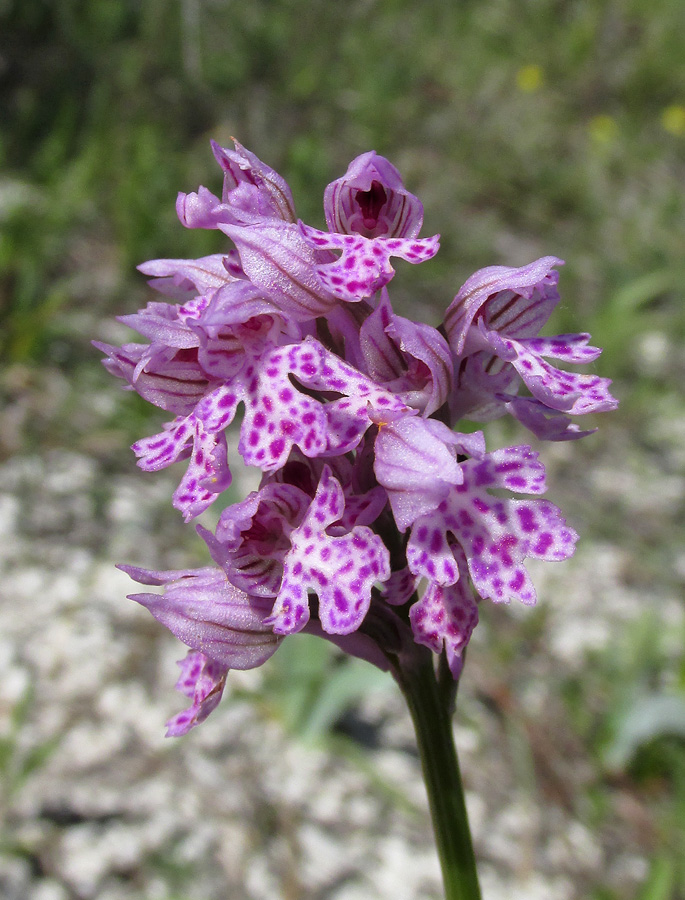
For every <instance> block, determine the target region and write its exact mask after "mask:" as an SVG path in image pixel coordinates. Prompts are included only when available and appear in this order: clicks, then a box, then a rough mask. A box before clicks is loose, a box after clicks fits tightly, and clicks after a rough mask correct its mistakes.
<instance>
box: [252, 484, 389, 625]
mask: <svg viewBox="0 0 685 900" xmlns="http://www.w3.org/2000/svg"><path fill="white" fill-rule="evenodd" d="M344 507H345V500H344V495H343V490H342V487H341V486H340V483H339V482H338V481H337V480H336V479H335V478H333V476H332V475H331V474H330V470H329V469H328V467H326V468H324V470H323V473H322V475H321V481H320V483H319V487H318V488H317V491H316V495H315V497H314V500H313V501H312V503H311V505H310V507H309V510H308V512H307V514H306V516H305V518H304V520H303V521H302V524H301V525H300V526H299V528H297V529H295V531H293V532H292V534H291V543H292V548H291V550H290V552H289V553H288V555H287V557H286V560H285V567H284V572H283V582H282V585H281V590H280V591H279V594H278V597H277V599H276V603H275V604H274V608H273V612H272V614H271V616H270V617H269V619H268V620H267V622H268V623H269V624H272V625H273V629H274V632H275V633H277V634H291V633H293V632H296V631H300V630H301V629H302V628H303V627H304V626H305V625H306V623H307V621H308V619H309V599H308V591H311V592H313V593H315V594H317V596H318V598H319V621H320V622H321V627H322V628H323V630H324V631H326V632H328V633H330V634H349V633H350V632H352V631H356V629H357V628H359V626H360V625H361V623H362V621H363V619H364V616H365V615H366V612H367V610H368V608H369V604H370V602H371V589H372V587H373V585H374V583H375V582H377V581H384V580H385V579H386V578H388V577H389V575H390V555H389V553H388V551H387V549H386V548H385V545H384V544H383V542H382V540H381V538H380V537H379V536H378V535H376V534H374V533H373V532H372V531H371V529H370V528H368V527H366V526H365V525H359V526H356V527H355V528H353V529H352V531H350V532H349V533H348V534H344V535H339V536H337V537H331V536H329V535H328V534H327V532H326V529H327V527H328V526H329V525H332V524H333V523H334V522H337V521H338V520H339V519H340V518H341V517H342V515H343V512H344Z"/></svg>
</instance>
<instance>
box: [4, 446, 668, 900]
mask: <svg viewBox="0 0 685 900" xmlns="http://www.w3.org/2000/svg"><path fill="white" fill-rule="evenodd" d="M578 452H581V453H582V450H580V449H579V451H578ZM606 469H607V471H604V472H600V473H598V474H595V475H594V476H593V478H594V480H595V482H596V483H597V482H601V485H602V490H603V491H604V494H605V496H606V497H609V498H610V497H611V496H612V492H613V494H615V495H622V493H623V492H624V491H625V489H626V478H627V477H628V476H624V475H619V474H617V473H616V471H615V470H613V469H612V468H611V466H609V465H608V464H607V466H606ZM628 484H630V481H629V479H628ZM170 485H171V482H170V480H169V478H168V477H166V476H165V475H160V476H145V475H143V474H141V473H138V472H137V471H136V470H135V468H134V466H133V463H131V474H130V475H127V476H120V475H117V476H111V475H107V474H106V473H104V472H103V471H101V468H100V466H99V464H98V463H96V462H95V461H93V459H91V458H89V457H88V456H87V455H84V454H83V453H81V452H77V451H67V450H55V451H52V452H48V453H46V454H44V455H42V456H38V455H34V456H14V457H10V458H9V459H8V460H6V461H5V462H4V463H3V464H2V465H0V585H1V588H0V590H1V593H2V596H1V600H0V665H1V669H2V672H3V677H2V679H1V680H0V741H1V742H2V744H1V746H2V765H3V767H4V777H3V787H2V792H1V793H0V809H1V810H2V815H1V818H0V896H1V897H2V898H3V900H27V898H31V900H134V898H135V900H141V898H142V900H225V898H230V900H266V898H269V900H274V898H283V900H370V898H378V900H432V898H436V900H437V898H439V897H440V896H441V889H440V875H439V869H438V863H437V859H436V856H435V853H434V849H433V840H432V835H431V831H430V824H429V820H428V814H427V808H426V802H425V798H424V793H423V785H422V782H421V779H420V772H419V764H418V760H417V757H416V755H415V753H414V751H413V737H412V733H411V728H410V723H409V720H408V717H407V715H406V713H405V712H404V710H403V707H402V703H401V699H400V697H399V695H398V693H397V692H396V691H395V690H393V689H392V687H391V688H390V689H388V690H386V691H380V692H379V691H376V692H374V693H372V694H370V695H369V697H368V698H366V699H365V700H364V701H363V702H362V704H361V707H360V709H359V710H358V711H357V713H356V715H357V717H358V718H359V719H361V720H363V721H365V722H367V723H369V724H370V725H372V726H373V727H374V729H375V734H376V737H377V746H375V747H372V748H369V750H368V753H367V757H368V759H369V761H370V767H369V768H368V769H366V768H364V767H361V766H360V765H358V764H356V763H355V762H354V761H353V760H352V759H350V758H344V757H342V756H340V755H336V754H335V753H333V752H332V750H330V749H326V747H325V746H324V747H322V746H320V745H319V746H317V745H312V744H304V743H302V742H301V741H299V740H297V739H296V738H294V737H293V736H292V735H289V734H288V733H287V731H286V729H284V727H283V725H282V722H281V721H280V720H279V719H278V718H274V717H273V716H272V715H270V714H269V712H268V710H266V709H265V707H264V704H261V705H260V704H258V703H254V702H249V701H246V700H244V699H241V698H240V697H232V696H231V689H230V688H229V691H228V696H227V697H226V698H225V700H224V702H223V703H222V705H221V706H220V708H219V709H218V710H217V712H216V713H214V714H213V715H212V717H211V718H210V720H209V721H208V722H206V723H205V724H204V725H203V726H202V727H200V728H198V729H195V731H194V732H193V733H192V734H190V735H189V736H187V737H186V738H183V739H177V740H166V739H165V738H164V737H163V734H164V722H165V719H166V718H168V717H169V716H170V715H172V714H173V713H174V712H176V711H177V710H178V709H179V708H180V707H181V704H182V703H183V699H182V698H181V697H180V695H177V694H176V693H175V692H174V691H173V682H174V680H175V677H176V668H175V665H174V661H175V660H176V659H179V658H180V657H181V656H183V648H182V647H181V646H180V645H179V644H178V643H177V642H176V640H175V639H173V638H172V637H171V636H170V635H168V634H167V633H166V632H165V631H164V630H163V629H162V628H161V626H159V625H158V624H157V623H156V622H154V620H152V619H151V617H150V616H149V615H148V614H147V613H146V612H145V610H143V609H142V608H140V607H138V606H137V605H136V604H134V603H132V602H130V601H128V600H126V599H125V595H126V593H128V592H130V591H131V590H135V588H134V587H132V585H131V582H130V581H129V579H128V578H127V577H126V576H125V575H123V574H122V573H120V572H118V571H117V570H116V569H115V568H114V563H115V562H117V561H132V562H137V563H140V564H145V565H148V566H150V567H157V566H160V567H178V566H183V565H186V564H189V563H190V564H192V563H193V557H192V554H193V553H194V552H195V551H196V550H197V547H196V546H195V545H194V544H193V540H192V536H191V537H189V536H188V532H187V530H186V529H184V528H183V527H182V526H181V524H180V522H178V521H177V519H176V515H175V513H174V512H173V511H172V510H171V508H170V504H169V496H170V493H171V487H170ZM595 487H597V484H595ZM654 490H655V491H657V492H659V491H661V492H662V495H663V500H664V502H665V503H669V504H671V505H675V506H677V505H678V504H679V503H682V497H683V480H682V478H681V477H675V476H673V477H671V478H670V480H668V479H667V480H666V481H664V480H662V481H660V482H659V483H658V484H656V483H655V488H654ZM607 502H609V501H607ZM634 505H635V514H636V515H637V514H638V512H639V513H640V514H642V513H643V509H642V507H643V506H644V493H643V491H639V492H638V493H637V495H636V496H635V504H634ZM647 514H648V513H647ZM629 564H630V560H629V559H626V558H625V553H624V552H623V551H621V550H620V549H617V548H616V547H615V546H613V545H611V544H609V543H594V544H590V543H587V544H586V543H583V544H581V546H580V549H579V551H578V554H577V556H576V557H575V559H574V560H573V561H572V562H570V563H568V564H564V565H559V566H536V567H535V569H536V572H535V576H534V577H535V579H536V583H537V585H538V587H539V593H540V595H541V597H542V598H544V599H543V602H544V604H546V606H547V615H546V617H545V620H544V629H545V636H546V637H545V640H546V646H547V653H546V655H545V658H544V659H543V660H542V661H541V662H535V663H533V664H532V665H533V666H536V665H537V666H539V667H540V673H539V674H540V677H539V678H537V679H536V678H531V679H529V682H528V683H527V685H526V687H525V690H523V691H522V693H521V695H520V697H519V700H520V702H522V703H524V704H525V707H526V710H527V713H528V716H529V718H530V720H531V721H533V722H534V721H535V717H536V715H537V712H538V711H539V712H540V715H541V716H542V715H543V713H544V711H545V709H547V708H548V706H549V704H550V703H553V702H554V698H553V697H552V698H550V692H549V689H548V688H547V686H546V680H545V673H546V672H548V671H549V670H550V667H552V668H553V667H556V666H564V667H567V668H568V669H569V670H573V669H574V668H575V669H577V668H579V667H582V666H583V665H585V661H586V658H587V653H588V652H589V651H593V650H597V649H601V648H603V647H606V646H608V645H609V644H610V643H611V641H612V640H614V639H615V636H616V633H617V629H620V627H621V625H622V624H623V623H626V622H629V621H631V620H634V619H635V618H636V616H638V615H639V613H640V611H641V609H642V608H643V607H644V597H643V592H642V591H641V590H640V589H639V586H631V584H630V582H629V580H628V581H627V580H626V578H625V572H626V568H627V567H628V568H629ZM657 594H658V596H657V597H656V598H652V601H653V602H659V603H660V604H661V609H662V612H663V615H664V616H665V617H666V620H668V621H669V622H671V623H672V624H673V626H674V627H680V628H682V605H680V601H679V600H678V598H677V597H676V596H675V595H674V594H669V591H668V590H667V589H666V588H664V589H663V591H661V595H659V591H657ZM598 598H599V599H598ZM496 612H497V615H498V616H499V612H500V611H496ZM503 615H504V618H496V619H495V620H494V623H493V622H488V621H486V622H485V623H484V624H483V626H482V627H481V628H479V629H478V630H477V632H476V637H475V639H474V645H473V648H472V650H471V652H470V659H469V665H468V666H467V675H466V676H465V679H464V682H465V683H464V685H463V687H462V689H461V690H462V695H463V696H462V697H461V701H460V702H461V705H462V710H461V717H460V719H459V721H460V725H459V728H458V731H457V740H458V745H459V747H460V752H461V756H462V761H463V769H464V777H465V781H466V784H467V788H468V794H467V800H468V805H469V810H470V814H471V821H472V826H473V831H474V837H475V841H476V845H477V850H478V855H479V858H480V861H481V862H480V871H481V878H482V884H483V892H484V897H485V898H486V900H581V898H584V896H585V895H584V893H583V888H582V885H587V884H588V883H593V882H598V883H599V882H600V881H601V882H602V883H607V882H608V883H610V884H611V885H612V886H613V887H614V888H615V889H620V888H621V886H624V887H625V889H626V890H632V888H633V887H634V885H635V884H636V883H638V882H639V881H640V880H641V879H642V878H644V875H645V872H646V867H647V862H646V860H645V859H644V858H643V857H642V856H641V855H640V853H638V852H636V851H635V848H634V847H632V848H631V847H630V846H627V847H621V846H620V845H619V846H613V845H612V844H611V842H608V843H607V841H604V842H603V841H602V840H600V839H599V838H598V837H597V835H594V834H593V833H592V832H591V830H589V828H588V827H587V825H585V824H583V823H582V822H581V821H580V820H579V818H578V816H577V810H575V809H574V808H573V806H572V805H569V804H568V803H567V802H565V800H564V797H563V791H562V792H558V793H557V795H554V792H553V791H551V792H550V794H549V795H548V796H542V795H541V789H540V787H539V782H538V781H536V778H535V776H534V775H531V772H530V756H531V754H530V753H528V756H526V754H525V753H524V754H522V755H521V754H519V757H520V758H517V756H516V752H515V749H516V747H519V748H520V747H521V746H523V745H525V737H524V738H522V737H521V735H520V734H518V732H517V723H516V720H515V719H514V721H513V722H510V723H508V724H507V723H505V724H504V725H503V724H502V721H501V719H500V718H498V716H496V715H494V714H493V713H492V711H491V710H489V709H488V704H487V703H486V702H483V692H485V693H486V694H487V693H488V691H489V692H490V694H491V695H492V693H493V692H495V691H496V690H498V688H497V683H499V682H497V679H498V678H499V675H498V673H496V672H493V671H487V670H485V669H484V668H483V666H482V665H481V664H479V662H478V657H479V648H483V646H484V644H485V642H486V641H487V635H488V629H489V628H491V627H493V624H494V625H497V626H498V627H501V626H502V624H503V623H504V625H505V626H507V627H509V626H510V627H511V628H512V629H516V628H519V627H520V626H521V625H522V622H521V620H522V619H525V617H526V616H527V615H530V612H529V611H527V610H522V609H520V610H512V611H511V612H506V613H504V614H503ZM293 640H297V638H295V639H293ZM530 671H532V672H533V674H535V671H534V670H530ZM262 678H263V674H262V673H261V672H259V671H258V672H255V673H246V674H243V673H240V674H237V673H236V676H235V680H234V682H232V685H233V687H234V689H236V690H237V689H238V688H240V692H241V696H242V695H244V694H245V691H247V692H248V693H249V692H250V691H251V692H258V691H259V687H260V684H261V683H262V682H261V679H262ZM502 679H503V680H504V683H505V684H506V679H507V675H506V673H504V674H503V675H502V677H501V678H500V682H501V681H502ZM493 685H494V687H493ZM507 729H509V731H507ZM506 734H509V737H506V738H505V736H506ZM517 735H518V736H517ZM543 737H545V736H544V735H543V736H542V737H540V740H542V738H543ZM546 739H547V740H552V741H555V740H557V736H556V735H555V734H551V735H550V734H548V735H546ZM563 739H564V737H563V735H562V737H561V738H560V740H563ZM536 740H537V738H536ZM521 741H523V744H522V743H521ZM543 746H544V745H543ZM512 748H513V749H512ZM567 758H569V759H570V763H569V765H571V766H572V767H575V768H573V777H574V778H576V779H580V780H581V781H582V780H583V779H584V778H589V777H591V776H590V775H589V774H588V773H587V772H586V771H585V769H584V768H583V767H585V768H587V761H586V759H585V757H584V756H583V754H582V752H580V753H579V754H578V756H577V759H575V760H574V757H573V753H570V755H567ZM566 774H568V773H564V772H562V773H556V776H555V777H557V779H558V780H561V782H563V780H564V778H565V777H566ZM550 778H552V776H550ZM531 779H532V780H531ZM550 783H553V779H552V781H550ZM554 783H556V782H554ZM384 785H385V787H384ZM388 786H391V787H392V788H394V789H398V790H400V791H401V792H402V793H403V794H404V796H405V801H406V802H405V803H404V804H402V805H398V804H397V803H396V802H395V801H394V800H393V797H392V794H391V792H390V791H389V790H388Z"/></svg>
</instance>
